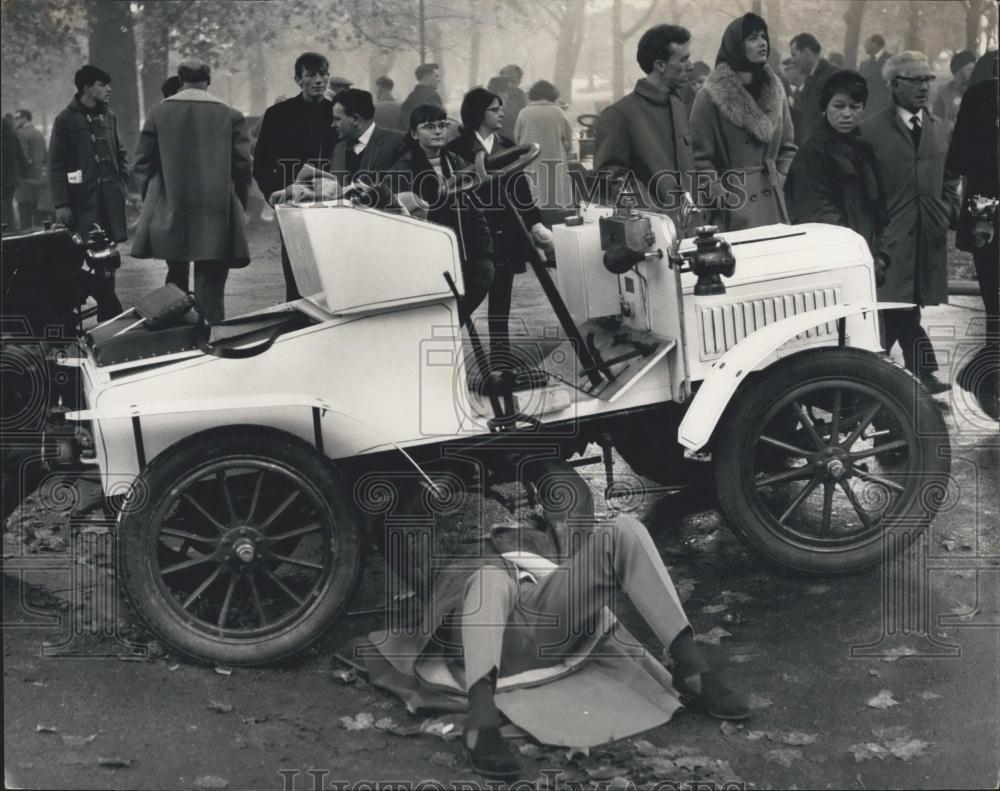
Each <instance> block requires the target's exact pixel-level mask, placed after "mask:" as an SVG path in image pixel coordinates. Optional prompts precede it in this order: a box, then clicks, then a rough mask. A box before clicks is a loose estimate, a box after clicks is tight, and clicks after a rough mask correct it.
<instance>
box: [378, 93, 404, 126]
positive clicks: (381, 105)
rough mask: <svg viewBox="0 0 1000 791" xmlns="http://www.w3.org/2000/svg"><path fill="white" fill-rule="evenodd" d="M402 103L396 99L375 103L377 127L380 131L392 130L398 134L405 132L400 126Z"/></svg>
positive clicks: (380, 100) (381, 100)
mask: <svg viewBox="0 0 1000 791" xmlns="http://www.w3.org/2000/svg"><path fill="white" fill-rule="evenodd" d="M400 107H401V105H400V103H399V102H398V101H397V100H396V99H392V98H390V99H379V100H378V101H377V102H375V126H377V127H379V128H380V129H392V130H394V131H396V132H403V131H405V130H404V129H403V127H401V126H400V125H399V108H400Z"/></svg>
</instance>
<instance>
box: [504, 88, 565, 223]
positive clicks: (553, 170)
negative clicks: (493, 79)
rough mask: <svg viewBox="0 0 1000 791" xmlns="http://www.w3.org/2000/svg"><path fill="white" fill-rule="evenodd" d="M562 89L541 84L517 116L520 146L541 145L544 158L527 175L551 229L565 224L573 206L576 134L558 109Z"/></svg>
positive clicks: (540, 158)
mask: <svg viewBox="0 0 1000 791" xmlns="http://www.w3.org/2000/svg"><path fill="white" fill-rule="evenodd" d="M558 98H559V89H558V88H556V86H555V85H553V84H552V83H551V82H546V81H545V80H539V81H538V82H536V83H535V84H534V85H532V86H531V89H530V90H529V91H528V106H527V107H525V108H524V109H523V110H521V112H520V113H518V115H517V122H516V123H515V124H514V139H515V140H516V141H517V144H518V145H519V146H523V145H527V144H529V143H537V144H538V146H539V147H540V148H541V154H540V155H539V157H538V159H536V160H535V161H534V162H533V163H532V164H530V165H528V167H527V169H526V170H525V173H527V174H528V178H530V179H531V181H532V183H533V184H534V185H535V197H536V199H537V200H538V205H539V206H540V207H541V210H542V220H543V222H545V223H546V224H547V225H552V224H553V223H557V222H562V219H563V217H565V216H566V212H567V210H568V209H570V208H572V206H573V189H572V185H571V184H570V180H569V152H570V151H571V150H572V146H573V130H572V129H571V128H570V125H569V120H568V119H567V118H566V114H565V113H563V111H562V110H561V109H560V108H559V106H558V105H556V100H557V99H558Z"/></svg>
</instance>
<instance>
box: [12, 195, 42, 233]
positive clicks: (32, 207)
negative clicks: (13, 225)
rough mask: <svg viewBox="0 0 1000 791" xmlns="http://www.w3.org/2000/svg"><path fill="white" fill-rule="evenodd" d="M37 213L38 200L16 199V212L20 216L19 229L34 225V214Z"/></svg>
mask: <svg viewBox="0 0 1000 791" xmlns="http://www.w3.org/2000/svg"><path fill="white" fill-rule="evenodd" d="M37 213H38V201H37V200H33V201H18V202H17V214H18V216H19V217H20V218H21V230H25V229H27V228H33V227H34V226H35V219H36V218H35V215H36V214H37Z"/></svg>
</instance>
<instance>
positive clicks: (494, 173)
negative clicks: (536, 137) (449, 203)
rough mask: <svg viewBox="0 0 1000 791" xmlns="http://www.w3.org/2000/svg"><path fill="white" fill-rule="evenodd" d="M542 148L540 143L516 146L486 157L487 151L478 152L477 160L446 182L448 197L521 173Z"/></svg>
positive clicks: (452, 175)
mask: <svg viewBox="0 0 1000 791" xmlns="http://www.w3.org/2000/svg"><path fill="white" fill-rule="evenodd" d="M541 152H542V149H541V147H540V146H539V145H538V143H529V144H528V145H526V146H514V148H507V149H504V150H503V151H500V152H498V153H496V154H494V155H493V156H491V157H488V158H487V157H486V152H485V151H479V152H478V153H477V154H476V161H475V162H473V163H472V164H471V165H469V167H467V168H462V170H456V171H455V172H454V173H452V174H451V176H449V177H448V180H447V181H446V182H445V184H444V190H445V194H446V195H447V196H448V197H452V196H454V195H460V194H462V193H465V192H470V191H472V190H477V189H479V188H480V187H482V186H483V185H484V184H489V183H490V182H491V181H502V180H504V179H506V178H509V177H510V176H512V175H514V174H515V173H520V172H521V171H522V170H524V169H525V168H526V167H528V165H530V164H531V163H532V162H534V161H535V160H536V159H538V155H539V154H541Z"/></svg>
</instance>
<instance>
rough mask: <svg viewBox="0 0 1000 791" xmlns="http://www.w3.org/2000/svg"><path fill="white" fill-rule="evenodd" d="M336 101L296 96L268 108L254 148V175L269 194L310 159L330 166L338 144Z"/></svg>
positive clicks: (266, 193) (264, 192)
mask: <svg viewBox="0 0 1000 791" xmlns="http://www.w3.org/2000/svg"><path fill="white" fill-rule="evenodd" d="M332 124H333V102H331V101H330V100H329V99H322V100H321V101H319V102H316V103H312V102H307V101H305V100H304V99H303V98H302V95H301V94H299V95H298V96H293V97H292V98H291V99H286V100H285V101H283V102H278V103H277V104H273V105H271V106H270V107H268V108H267V110H266V111H265V112H264V118H263V119H262V120H261V124H260V135H259V136H258V137H257V146H256V148H254V151H253V177H254V181H256V182H257V186H258V187H260V191H261V192H262V193H263V194H264V197H265V198H269V197H270V196H271V193H272V192H274V191H275V190H281V189H284V188H285V187H287V186H288V185H289V184H291V183H292V182H293V181H294V180H295V176H296V174H298V172H299V170H301V168H302V166H303V165H305V164H306V163H309V164H311V165H313V166H314V167H317V168H320V169H321V170H328V169H329V167H330V156H331V155H332V154H333V148H334V146H335V145H336V144H337V132H336V130H335V129H334V128H333V126H332Z"/></svg>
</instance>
